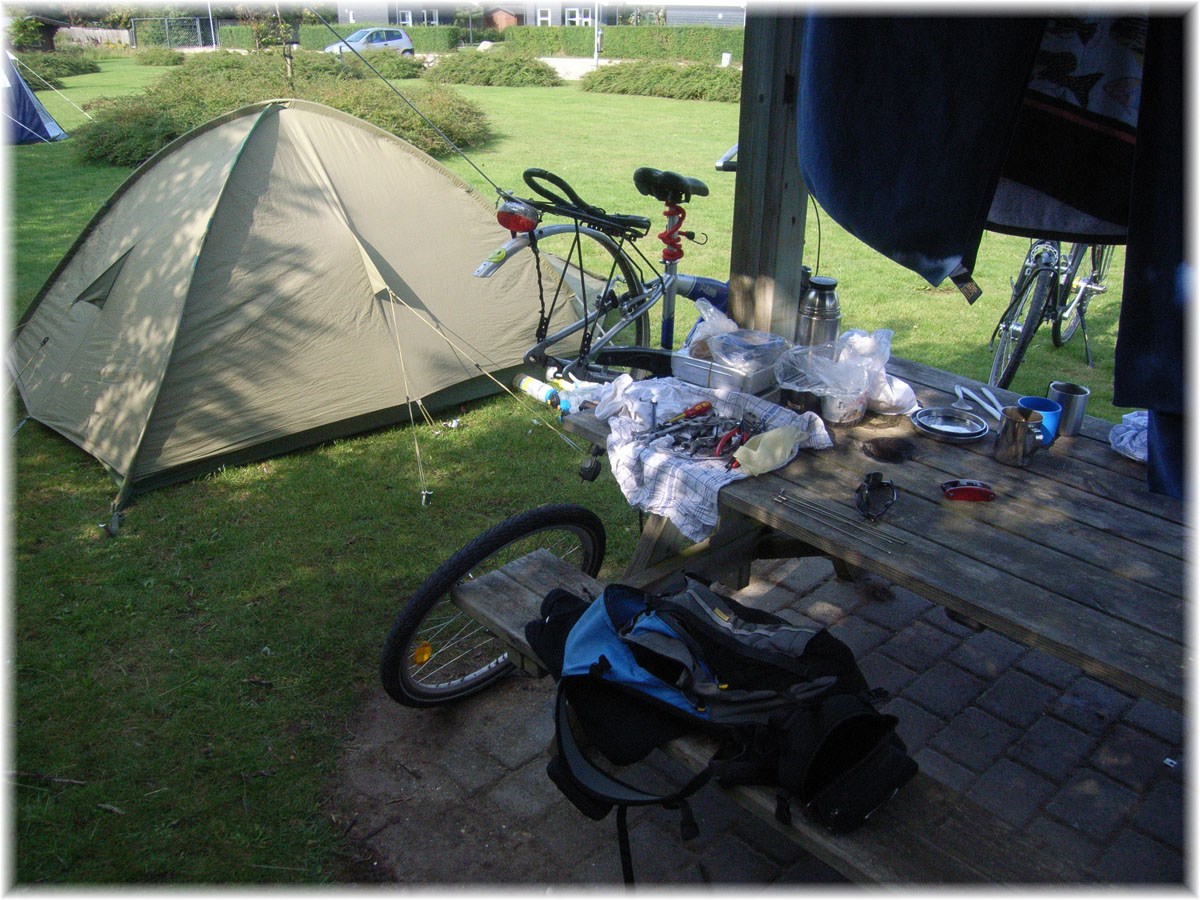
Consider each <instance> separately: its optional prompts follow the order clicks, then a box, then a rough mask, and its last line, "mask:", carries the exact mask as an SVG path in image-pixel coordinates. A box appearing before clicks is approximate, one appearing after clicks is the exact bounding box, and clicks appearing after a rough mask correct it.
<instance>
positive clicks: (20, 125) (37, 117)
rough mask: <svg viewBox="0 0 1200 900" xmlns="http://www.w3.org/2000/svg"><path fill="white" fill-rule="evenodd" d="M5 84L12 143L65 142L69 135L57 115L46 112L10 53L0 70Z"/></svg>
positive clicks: (6, 110) (6, 108) (9, 140)
mask: <svg viewBox="0 0 1200 900" xmlns="http://www.w3.org/2000/svg"><path fill="white" fill-rule="evenodd" d="M0 79H2V80H3V81H4V88H5V94H6V97H5V112H6V114H7V115H8V120H9V122H10V124H9V127H8V142H9V143H10V144H38V143H45V144H48V143H50V141H61V140H62V139H63V138H65V137H66V136H67V133H66V132H65V131H63V130H62V126H60V125H59V124H58V123H57V122H55V121H54V116H52V115H50V113H48V112H46V107H44V106H42V101H40V100H38V98H37V97H36V96H35V95H34V93H33V91H31V90H30V89H29V85H27V84H26V83H25V79H24V78H22V77H21V73H20V72H18V71H17V67H16V66H15V65H14V64H13V55H12V54H11V53H8V54H6V59H5V60H4V68H3V69H0Z"/></svg>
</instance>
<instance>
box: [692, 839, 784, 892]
mask: <svg viewBox="0 0 1200 900" xmlns="http://www.w3.org/2000/svg"><path fill="white" fill-rule="evenodd" d="M696 864H697V866H699V868H700V872H701V880H702V881H703V882H704V883H705V884H766V883H767V882H770V881H772V880H774V879H775V877H776V876H777V875H778V874H779V867H778V866H776V865H775V864H774V863H772V862H771V861H770V860H769V859H767V858H766V857H765V856H763V855H762V854H761V853H759V852H758V851H757V850H755V849H754V848H752V847H750V846H749V845H748V844H746V842H745V841H743V840H742V839H741V838H739V837H737V836H736V835H734V834H730V833H728V832H726V833H723V834H719V835H717V836H716V837H715V838H714V839H713V840H711V841H709V842H708V843H706V844H705V845H704V847H703V848H702V849H701V850H699V851H698V852H697V863H696Z"/></svg>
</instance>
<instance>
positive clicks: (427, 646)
mask: <svg viewBox="0 0 1200 900" xmlns="http://www.w3.org/2000/svg"><path fill="white" fill-rule="evenodd" d="M432 656H433V644H431V643H429V641H421V643H419V644H417V646H415V647H413V654H412V660H413V662H414V663H416V664H417V665H418V666H423V665H425V663H427V662H429V660H430V658H431V657H432Z"/></svg>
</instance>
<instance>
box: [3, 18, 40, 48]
mask: <svg viewBox="0 0 1200 900" xmlns="http://www.w3.org/2000/svg"><path fill="white" fill-rule="evenodd" d="M13 12H16V13H20V10H13ZM8 43H9V45H10V46H11V47H12V48H13V49H14V50H16V49H18V48H22V47H40V46H41V45H42V26H41V24H40V23H39V22H38V21H37V19H35V18H33V17H32V16H22V15H17V16H16V17H14V18H13V20H12V21H11V22H10V23H9V25H8Z"/></svg>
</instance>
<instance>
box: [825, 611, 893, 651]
mask: <svg viewBox="0 0 1200 900" xmlns="http://www.w3.org/2000/svg"><path fill="white" fill-rule="evenodd" d="M829 633H830V634H832V635H833V636H834V637H835V638H837V639H838V640H840V641H844V642H845V643H846V646H848V647H849V648H850V649H851V650H852V651H853V652H854V658H855V659H859V658H861V657H863V656H866V655H867V654H868V653H870V652H871V651H872V650H873V649H875V648H876V647H878V646H879V645H880V644H881V643H883V641H884V640H885V639H886V638H887V636H888V635H889V634H891V632H889V631H886V630H885V629H883V628H880V627H879V626H878V625H872V624H871V623H870V622H867V621H864V620H863V619H860V618H859V617H858V616H847V617H846V618H844V619H842V620H841V621H840V622H838V623H837V624H836V625H833V626H831V627H830V629H829Z"/></svg>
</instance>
